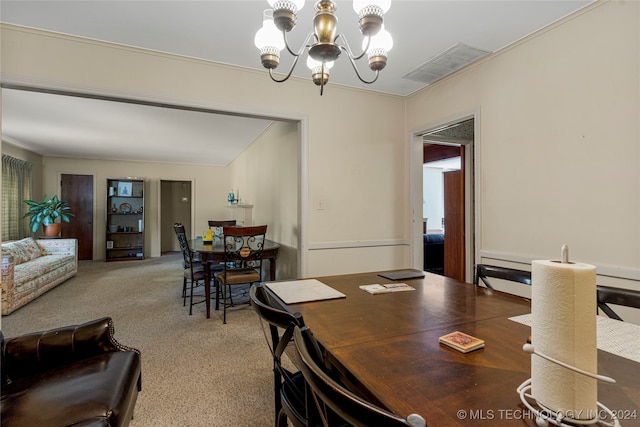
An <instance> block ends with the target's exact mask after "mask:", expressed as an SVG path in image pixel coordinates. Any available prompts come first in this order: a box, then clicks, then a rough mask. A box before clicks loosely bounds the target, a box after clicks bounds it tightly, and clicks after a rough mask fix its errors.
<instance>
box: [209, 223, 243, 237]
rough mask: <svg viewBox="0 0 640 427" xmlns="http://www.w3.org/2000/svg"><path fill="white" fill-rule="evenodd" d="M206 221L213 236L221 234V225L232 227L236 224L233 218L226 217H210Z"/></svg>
mask: <svg viewBox="0 0 640 427" xmlns="http://www.w3.org/2000/svg"><path fill="white" fill-rule="evenodd" d="M208 222H209V230H212V231H213V234H214V236H220V235H221V234H223V227H233V226H235V225H236V224H237V222H236V220H235V219H228V220H214V219H210V220H209V221H208Z"/></svg>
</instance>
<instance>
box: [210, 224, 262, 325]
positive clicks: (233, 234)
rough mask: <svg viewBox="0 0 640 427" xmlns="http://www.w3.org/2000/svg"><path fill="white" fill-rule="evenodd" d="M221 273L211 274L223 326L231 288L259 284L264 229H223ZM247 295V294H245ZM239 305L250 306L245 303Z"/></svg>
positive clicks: (232, 304)
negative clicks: (218, 291)
mask: <svg viewBox="0 0 640 427" xmlns="http://www.w3.org/2000/svg"><path fill="white" fill-rule="evenodd" d="M222 232H223V234H224V240H223V243H224V263H223V270H222V271H220V272H218V273H216V274H215V276H214V277H215V280H216V281H217V283H216V286H218V284H219V285H220V286H222V300H223V301H222V310H223V313H222V322H223V323H227V308H229V307H233V306H235V303H234V302H233V295H232V294H231V287H232V286H237V285H249V286H250V285H251V284H253V283H256V282H261V281H262V250H263V248H264V241H265V235H266V234H267V226H266V225H257V226H252V227H228V226H227V227H223V231H222ZM247 293H248V292H247ZM241 303H243V304H244V303H246V304H248V303H250V301H249V299H247V300H246V301H243V302H241Z"/></svg>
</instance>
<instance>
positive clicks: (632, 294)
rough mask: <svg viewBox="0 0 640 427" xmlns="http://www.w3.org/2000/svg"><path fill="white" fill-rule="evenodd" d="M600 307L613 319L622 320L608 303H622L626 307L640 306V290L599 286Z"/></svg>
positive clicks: (597, 288)
mask: <svg viewBox="0 0 640 427" xmlns="http://www.w3.org/2000/svg"><path fill="white" fill-rule="evenodd" d="M596 291H597V298H598V308H599V309H600V310H602V311H604V312H605V314H606V315H607V316H609V317H610V318H612V319H616V320H622V318H621V317H620V316H618V314H617V313H616V312H615V311H613V309H612V308H611V307H609V305H608V304H614V305H622V306H625V307H633V308H640V292H638V291H633V290H631V289H620V288H610V287H608V286H597V287H596Z"/></svg>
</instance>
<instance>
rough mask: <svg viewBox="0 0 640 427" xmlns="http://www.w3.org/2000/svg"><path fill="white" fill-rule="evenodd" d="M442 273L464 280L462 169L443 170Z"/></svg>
mask: <svg viewBox="0 0 640 427" xmlns="http://www.w3.org/2000/svg"><path fill="white" fill-rule="evenodd" d="M442 175H443V179H444V275H445V276H447V277H452V278H454V279H456V280H460V281H461V282H464V281H465V256H464V254H465V250H464V238H465V236H464V170H457V171H449V172H444V173H443V174H442Z"/></svg>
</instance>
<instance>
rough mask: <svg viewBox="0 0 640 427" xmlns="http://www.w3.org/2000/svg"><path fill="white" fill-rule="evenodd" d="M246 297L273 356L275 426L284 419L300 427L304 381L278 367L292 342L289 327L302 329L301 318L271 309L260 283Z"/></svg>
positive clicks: (297, 375) (271, 305) (284, 421)
mask: <svg viewBox="0 0 640 427" xmlns="http://www.w3.org/2000/svg"><path fill="white" fill-rule="evenodd" d="M249 297H250V300H251V306H252V307H253V309H254V310H255V312H256V313H257V314H258V316H260V319H261V320H263V321H264V322H266V323H267V324H268V325H269V332H270V338H271V341H270V342H268V344H269V349H270V350H271V356H272V357H273V392H274V397H275V415H276V422H275V425H276V427H278V426H286V425H287V422H286V420H287V419H289V420H290V421H291V423H293V424H294V425H295V426H304V425H305V423H306V421H305V414H306V410H305V397H304V378H303V377H302V374H301V373H300V372H295V373H293V372H290V371H289V370H287V369H286V368H284V367H283V366H282V355H283V354H284V351H285V350H286V348H287V345H288V344H289V343H290V342H291V340H292V339H293V328H294V327H295V326H304V320H303V319H302V315H301V314H300V313H289V312H287V311H284V310H281V309H279V308H276V307H274V306H273V304H272V301H271V300H270V298H269V295H268V294H267V292H266V290H265V289H264V286H263V285H262V284H257V285H253V286H252V287H251V290H250V291H249ZM265 338H266V334H265Z"/></svg>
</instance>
